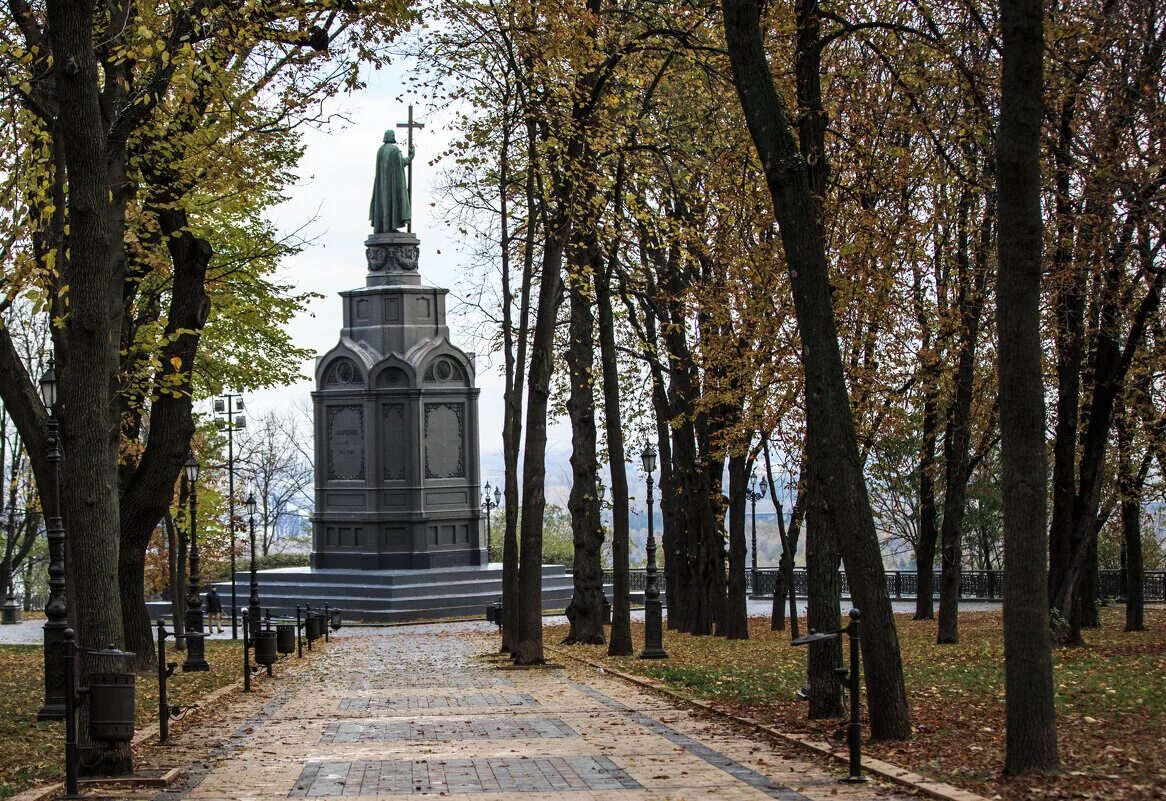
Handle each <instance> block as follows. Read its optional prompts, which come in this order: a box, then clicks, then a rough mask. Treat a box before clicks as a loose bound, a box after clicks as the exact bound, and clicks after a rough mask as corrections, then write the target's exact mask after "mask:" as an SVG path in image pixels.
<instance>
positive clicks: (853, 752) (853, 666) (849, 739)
mask: <svg viewBox="0 0 1166 801" xmlns="http://www.w3.org/2000/svg"><path fill="white" fill-rule="evenodd" d="M860 617H861V615H860V614H859V612H858V610H857V609H851V610H850V625H848V626H847V627H846V636H847V637H848V638H849V639H850V673H849V674H848V675H847V677H846V678H847V680H849V682H850V725H849V726H847V727H846V744H847V746H849V748H850V775H849V776H847V777H846V779H845V780H844V781H847V782H851V783H854V782H864V781H866V777H865V776H863V775H862V723H861V722H860V721H859V708H858V706H859V704H858V701H859V697H858V694H859V693H860V692H861V685H860V684H859V680H860V674H861V671H862V655H861V652H860V650H859V647H858V645H859V630H858V620H859V618H860Z"/></svg>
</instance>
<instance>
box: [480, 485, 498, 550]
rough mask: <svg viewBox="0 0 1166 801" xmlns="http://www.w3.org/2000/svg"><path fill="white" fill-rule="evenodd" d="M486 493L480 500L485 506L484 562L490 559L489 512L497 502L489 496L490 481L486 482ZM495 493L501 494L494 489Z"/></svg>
mask: <svg viewBox="0 0 1166 801" xmlns="http://www.w3.org/2000/svg"><path fill="white" fill-rule="evenodd" d="M485 489H486V495H485V497H484V498H483V500H482V506H484V507H486V562H489V561H490V545H491V540H492V535H491V532H490V512H491V511H492V510H493V509H495V508H496V507H497V506H498V502H497V501H494V500H491V498H490V482H489V481H487V482H486V487H485ZM494 492H495V494H496V495H498V496H501V491H499V490H494Z"/></svg>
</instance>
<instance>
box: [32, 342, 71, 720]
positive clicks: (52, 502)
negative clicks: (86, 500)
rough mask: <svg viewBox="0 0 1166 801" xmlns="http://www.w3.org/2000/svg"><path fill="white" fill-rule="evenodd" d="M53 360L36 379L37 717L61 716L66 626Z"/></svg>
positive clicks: (62, 713) (52, 718) (63, 696)
mask: <svg viewBox="0 0 1166 801" xmlns="http://www.w3.org/2000/svg"><path fill="white" fill-rule="evenodd" d="M55 367H56V362H54V361H53V359H52V357H50V358H49V363H48V367H47V369H46V370H45V372H44V375H42V376H41V379H40V396H41V400H42V401H44V404H45V410H46V411H47V412H48V414H49V417H48V420H47V421H46V424H45V446H46V448H47V453H46V454H45V458H46V459H47V461H48V463H49V469H48V475H46V476H45V478H46V479H47V481H46V484H47V485H48V486H46V487H45V492H43V493H42V494H41V502H42V503H43V504H44V505H45V530H46V531H45V534H46V537H47V539H48V542H49V599H48V602H47V603H46V604H45V626H44V632H45V633H44V646H45V702H44V705H43V706H42V707H41V708H40V711H39V712H37V713H36V719H37V720H63V719H64V718H65V669H66V664H67V662H66V658H65V647H64V643H65V629H67V628H68V627H69V624H68V620H67V618H68V617H69V604H68V600H67V599H66V597H65V525H64V523H63V521H62V520H61V491H60V487H61V479H60V466H61V448H60V428H59V424H58V422H57V412H56V407H57V371H56V369H55Z"/></svg>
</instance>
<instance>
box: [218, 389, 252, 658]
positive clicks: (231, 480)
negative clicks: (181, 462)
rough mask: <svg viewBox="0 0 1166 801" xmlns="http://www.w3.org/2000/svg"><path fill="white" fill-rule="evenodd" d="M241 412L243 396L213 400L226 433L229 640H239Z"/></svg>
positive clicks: (243, 425) (228, 396) (220, 424)
mask: <svg viewBox="0 0 1166 801" xmlns="http://www.w3.org/2000/svg"><path fill="white" fill-rule="evenodd" d="M242 411H243V396H242V395H232V394H231V393H227V394H226V395H223V396H222V397H221V398H215V402H214V413H215V420H216V422H217V423H218V426H219V429H220V430H226V432H227V507H228V509H227V512H228V515H229V519H230V525H229V527H228V528H229V530H230V537H231V639H232V640H237V639H239V622H238V617H237V616H236V610H237V609H238V608H239V597H238V593H237V591H236V588H235V432H236V431H242V430H243V429H244V428H246V427H247V418H246V417H244V416H243V415H242V414H241V412H242Z"/></svg>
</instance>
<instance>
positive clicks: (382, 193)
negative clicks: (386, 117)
mask: <svg viewBox="0 0 1166 801" xmlns="http://www.w3.org/2000/svg"><path fill="white" fill-rule="evenodd" d="M413 152H414V148H413V145H412V143H410V145H409V155H408V156H403V155H401V149H400V148H399V147H397V134H396V132H394V131H393V130H391V129H390V130H388V131H385V138H384V144H383V145H381V146H380V149H379V150H377V172H376V180H375V181H374V182H373V187H372V202H371V203H370V204H369V207H368V218H369V220H370V221H371V222H372V230H373V232H374V233H377V234H385V233H390V232H393V231H398V230H400V229H401V227H402V226H405V225H408V224H409V221H410V220H411V219H412V212H411V210H410V204H409V187H408V186H407V185H406V183H405V167H406V166H408V165H409V164H411V163H412V161H413Z"/></svg>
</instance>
